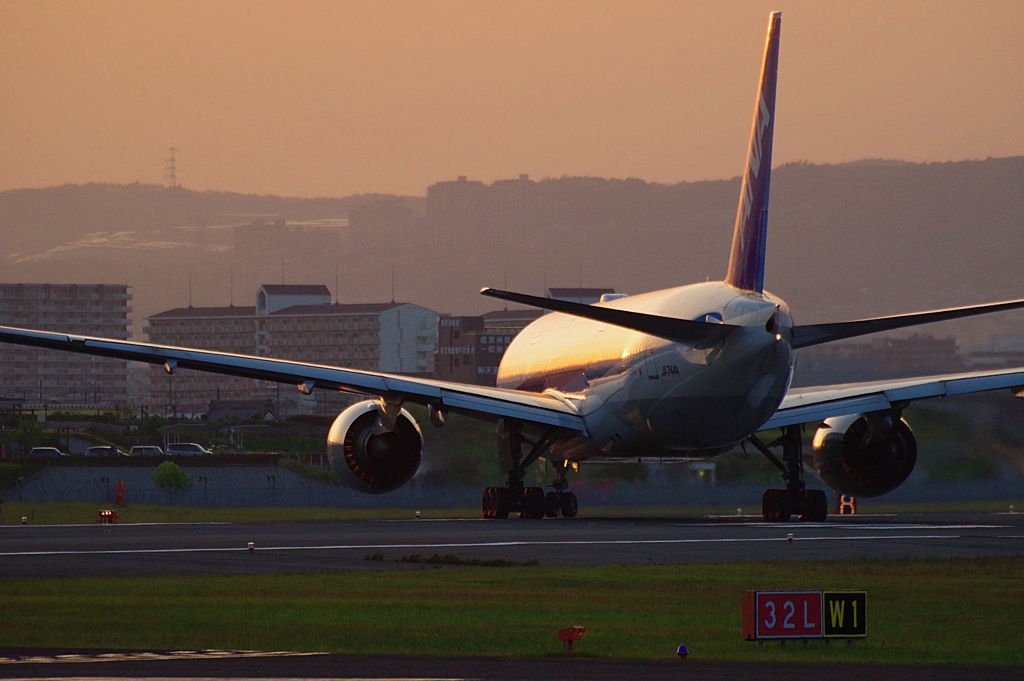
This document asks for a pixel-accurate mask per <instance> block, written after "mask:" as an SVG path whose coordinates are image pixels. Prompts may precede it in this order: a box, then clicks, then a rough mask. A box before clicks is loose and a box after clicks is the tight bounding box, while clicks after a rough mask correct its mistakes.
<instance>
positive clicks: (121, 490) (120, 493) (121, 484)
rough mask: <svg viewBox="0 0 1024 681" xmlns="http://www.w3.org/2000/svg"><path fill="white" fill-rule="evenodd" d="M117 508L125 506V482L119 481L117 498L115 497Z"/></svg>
mask: <svg viewBox="0 0 1024 681" xmlns="http://www.w3.org/2000/svg"><path fill="white" fill-rule="evenodd" d="M114 505H115V506H124V505H125V503H124V480H118V481H117V496H116V497H114Z"/></svg>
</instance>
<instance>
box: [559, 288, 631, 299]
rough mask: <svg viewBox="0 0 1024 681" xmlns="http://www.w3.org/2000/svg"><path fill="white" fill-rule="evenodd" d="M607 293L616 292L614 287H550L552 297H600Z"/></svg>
mask: <svg viewBox="0 0 1024 681" xmlns="http://www.w3.org/2000/svg"><path fill="white" fill-rule="evenodd" d="M605 293H615V289H613V288H549V289H548V296H549V297H552V298H600V297H601V296H602V295H604V294H605Z"/></svg>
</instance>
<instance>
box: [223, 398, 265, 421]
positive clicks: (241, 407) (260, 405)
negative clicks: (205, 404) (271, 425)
mask: <svg viewBox="0 0 1024 681" xmlns="http://www.w3.org/2000/svg"><path fill="white" fill-rule="evenodd" d="M256 418H261V419H263V420H265V421H269V420H273V421H277V420H279V419H278V417H277V414H276V413H274V403H273V401H272V400H212V401H211V402H210V408H209V410H208V411H207V412H206V420H207V421H231V420H237V421H246V420H249V419H256Z"/></svg>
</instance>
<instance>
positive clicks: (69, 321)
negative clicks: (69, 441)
mask: <svg viewBox="0 0 1024 681" xmlns="http://www.w3.org/2000/svg"><path fill="white" fill-rule="evenodd" d="M131 299H132V296H131V294H130V293H129V292H128V286H127V285H124V284H0V325H4V326H16V327H21V328H25V329H37V330H40V331H59V332H62V333H71V334H81V335H83V336H99V337H102V338H116V339H118V340H126V339H128V338H130V337H131V333H130V332H129V330H128V327H129V324H130V321H129V318H128V315H129V313H130V312H131V311H132V309H131V307H129V305H128V303H129V301H130V300H131ZM0 397H3V398H7V399H10V400H18V401H19V402H20V403H21V405H22V406H23V407H24V408H35V407H44V406H82V405H89V406H109V407H112V406H114V405H117V404H121V403H125V402H127V401H128V363H127V362H125V361H123V360H116V359H107V358H103V357H89V356H86V355H77V354H72V353H68V352H57V351H55V350H41V349H38V348H27V347H21V346H18V345H8V344H5V343H0Z"/></svg>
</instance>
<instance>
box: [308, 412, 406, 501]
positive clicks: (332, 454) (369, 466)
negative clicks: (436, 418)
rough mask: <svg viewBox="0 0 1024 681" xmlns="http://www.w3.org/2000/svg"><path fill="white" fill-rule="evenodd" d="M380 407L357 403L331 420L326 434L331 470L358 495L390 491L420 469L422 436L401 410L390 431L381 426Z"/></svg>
mask: <svg viewBox="0 0 1024 681" xmlns="http://www.w3.org/2000/svg"><path fill="white" fill-rule="evenodd" d="M380 417H381V413H380V406H379V405H378V404H377V403H376V402H374V401H372V400H367V401H365V402H357V403H356V404H353V405H352V406H351V407H349V408H348V409H346V410H345V411H343V412H341V413H340V414H339V415H338V418H336V419H334V424H333V425H332V426H331V432H330V433H329V434H328V435H327V456H328V457H329V458H330V461H331V470H333V471H334V473H335V474H336V475H337V476H338V479H339V480H340V481H341V484H343V485H345V486H346V487H349V488H351V489H354V490H357V491H359V492H366V493H368V494H380V493H382V492H390V491H391V490H393V489H396V488H398V487H401V486H402V485H404V484H405V483H407V482H408V481H409V479H410V478H412V476H414V475H415V474H416V471H417V470H418V469H419V467H420V459H421V458H422V455H423V434H422V433H421V432H420V427H419V426H418V425H417V424H416V420H415V419H413V417H412V416H411V415H410V414H409V412H407V411H406V410H405V409H402V410H401V413H399V415H398V419H397V421H396V424H395V429H394V430H393V431H390V432H389V431H387V430H384V429H383V428H382V427H381V419H380Z"/></svg>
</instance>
